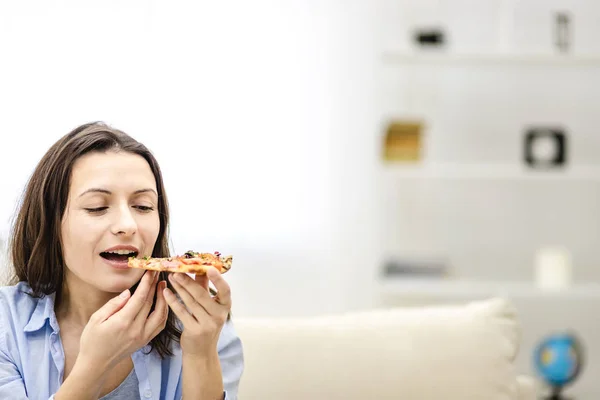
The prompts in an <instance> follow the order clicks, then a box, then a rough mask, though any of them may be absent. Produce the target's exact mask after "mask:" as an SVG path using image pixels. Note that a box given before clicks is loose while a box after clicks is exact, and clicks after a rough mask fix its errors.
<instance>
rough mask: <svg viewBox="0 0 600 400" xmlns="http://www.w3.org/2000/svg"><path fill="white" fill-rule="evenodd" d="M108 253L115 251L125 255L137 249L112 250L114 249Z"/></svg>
mask: <svg viewBox="0 0 600 400" xmlns="http://www.w3.org/2000/svg"><path fill="white" fill-rule="evenodd" d="M107 253H114V254H121V255H125V254H134V253H135V251H131V250H112V251H107Z"/></svg>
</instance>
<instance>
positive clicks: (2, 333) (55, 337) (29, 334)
mask: <svg viewBox="0 0 600 400" xmlns="http://www.w3.org/2000/svg"><path fill="white" fill-rule="evenodd" d="M30 290H31V289H30V287H29V286H28V285H27V284H26V283H25V282H20V283H18V284H17V285H14V286H6V287H2V288H0V399H11V400H24V399H29V400H51V399H53V398H54V394H55V393H56V392H57V391H58V389H59V387H60V385H61V383H62V381H63V373H64V366H65V355H64V351H63V347H62V343H61V340H60V335H59V333H60V328H59V326H58V322H57V320H56V314H55V313H54V298H55V296H54V294H52V295H48V296H44V297H42V298H37V299H36V298H33V297H31V296H29V295H28V294H26V292H28V291H30ZM148 350H149V346H146V347H143V348H142V349H140V350H138V351H136V352H135V353H134V354H133V355H132V356H131V358H132V360H133V365H134V370H135V374H136V376H137V378H138V381H139V391H140V398H141V399H148V400H150V399H154V400H175V399H177V400H179V399H181V397H182V394H181V391H182V380H181V376H182V375H181V372H182V354H181V348H180V347H179V345H178V344H177V343H174V344H173V349H172V350H173V353H174V354H173V356H171V357H165V359H164V360H161V359H160V357H159V356H158V354H156V352H154V351H153V352H152V353H150V354H144V353H147V352H148ZM218 353H219V359H220V361H221V368H222V372H223V384H224V387H225V396H226V399H227V400H235V399H237V391H238V385H239V381H240V378H241V376H242V372H243V368H244V360H243V352H242V343H241V341H240V339H239V337H238V336H237V334H236V333H235V330H234V328H233V325H232V323H231V321H228V322H227V323H226V324H225V325H224V326H223V329H222V331H221V336H220V338H219V342H218Z"/></svg>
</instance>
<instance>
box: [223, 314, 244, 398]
mask: <svg viewBox="0 0 600 400" xmlns="http://www.w3.org/2000/svg"><path fill="white" fill-rule="evenodd" d="M218 351H219V360H220V362H221V370H222V374H223V387H224V388H225V393H224V396H223V399H224V400H237V395H238V388H239V384H240V379H241V377H242V373H243V372H244V352H243V347H242V341H241V340H240V338H239V337H238V335H237V333H236V332H235V328H234V326H233V322H232V320H231V318H230V319H229V320H228V321H227V322H226V323H225V325H223V329H222V330H221V336H220V337H219V344H218Z"/></svg>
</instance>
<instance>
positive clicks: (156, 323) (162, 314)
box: [144, 281, 169, 341]
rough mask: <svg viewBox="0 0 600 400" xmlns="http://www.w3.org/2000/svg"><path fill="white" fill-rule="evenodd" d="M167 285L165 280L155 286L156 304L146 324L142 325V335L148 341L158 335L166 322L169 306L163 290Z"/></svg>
mask: <svg viewBox="0 0 600 400" xmlns="http://www.w3.org/2000/svg"><path fill="white" fill-rule="evenodd" d="M166 287H167V282H165V281H160V282H159V283H158V284H157V287H156V305H155V306H154V311H152V313H151V314H150V315H149V316H148V319H147V321H146V326H145V327H144V335H145V337H146V338H148V341H150V340H152V338H153V337H155V336H156V335H158V334H159V333H160V331H162V330H163V329H164V327H165V324H166V322H167V317H168V315H169V307H167V302H166V301H165V296H164V293H163V290H164V289H165V288H166Z"/></svg>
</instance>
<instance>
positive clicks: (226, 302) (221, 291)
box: [206, 268, 231, 307]
mask: <svg viewBox="0 0 600 400" xmlns="http://www.w3.org/2000/svg"><path fill="white" fill-rule="evenodd" d="M206 276H207V277H208V279H209V280H210V281H211V282H212V283H213V285H215V289H217V297H216V298H215V300H216V302H217V303H218V304H221V305H223V306H227V307H231V288H230V287H229V284H228V283H227V281H226V280H225V279H224V278H223V275H222V274H221V273H220V272H219V270H217V269H216V268H209V269H208V271H206Z"/></svg>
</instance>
